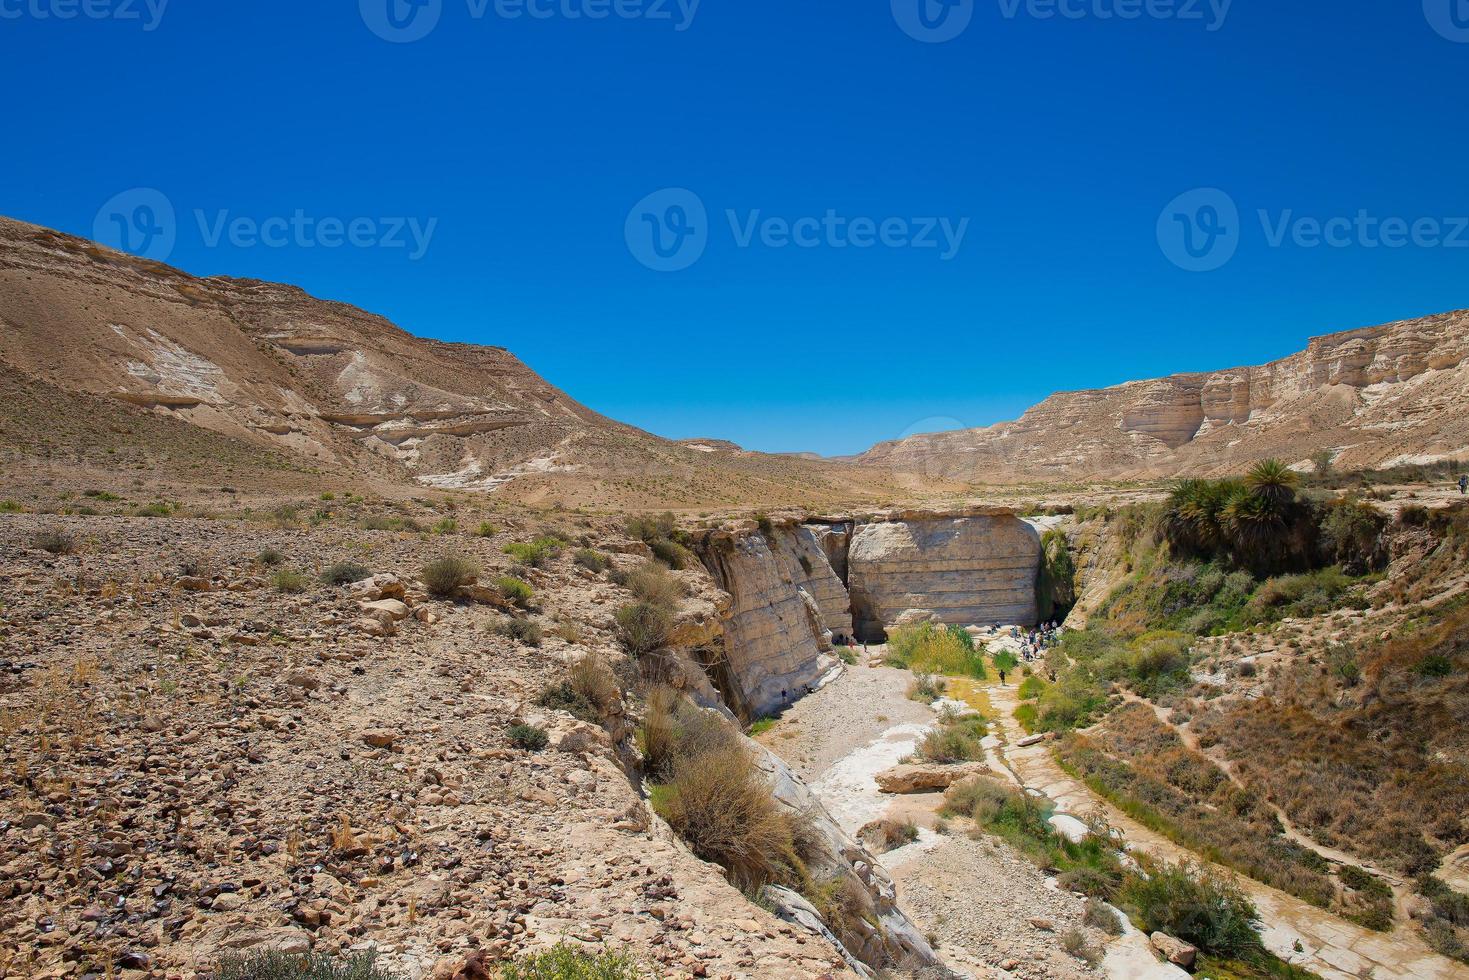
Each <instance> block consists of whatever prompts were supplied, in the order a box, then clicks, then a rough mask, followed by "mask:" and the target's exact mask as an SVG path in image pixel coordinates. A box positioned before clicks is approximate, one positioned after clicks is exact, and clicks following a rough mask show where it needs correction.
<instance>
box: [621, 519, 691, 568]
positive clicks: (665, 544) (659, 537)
mask: <svg viewBox="0 0 1469 980" xmlns="http://www.w3.org/2000/svg"><path fill="white" fill-rule="evenodd" d="M626 528H627V533H628V535H629V536H630V537H633V538H637V539H638V540H639V541H642V542H643V543H644V544H646V545H647V546H648V548H649V549H650V550H651V551H652V552H653V557H654V558H656V559H657V560H658V561H661V562H662V563H663V564H665V565H667V566H668V567H669V568H673V569H682V568H688V567H689V566H690V565H692V564H693V563H694V561H695V558H694V554H693V552H692V551H690V550H689V547H688V545H689V540H688V536H687V535H686V534H684V533H683V532H681V531H680V530H679V529H678V525H677V522H676V521H675V520H674V517H673V515H672V514H669V513H664V514H659V515H658V516H656V517H652V516H644V517H633V518H630V519H629V520H628V522H627V525H626Z"/></svg>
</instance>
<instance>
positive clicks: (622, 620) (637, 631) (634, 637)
mask: <svg viewBox="0 0 1469 980" xmlns="http://www.w3.org/2000/svg"><path fill="white" fill-rule="evenodd" d="M615 618H616V621H617V637H618V639H619V640H621V641H622V645H623V646H624V647H626V648H627V650H628V652H629V653H634V654H638V655H642V654H647V653H652V652H653V651H654V650H657V649H660V648H661V647H663V646H665V645H666V644H667V643H668V637H669V634H670V633H672V631H673V612H672V610H670V609H669V607H668V606H665V605H660V604H658V603H653V602H648V601H639V602H632V603H628V604H627V605H625V606H623V607H622V608H620V609H618V610H617V613H616V617H615Z"/></svg>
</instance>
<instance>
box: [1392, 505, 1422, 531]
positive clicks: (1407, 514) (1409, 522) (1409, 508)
mask: <svg viewBox="0 0 1469 980" xmlns="http://www.w3.org/2000/svg"><path fill="white" fill-rule="evenodd" d="M1398 523H1399V524H1402V525H1403V526H1404V527H1423V526H1424V525H1426V524H1427V523H1428V508H1427V507H1424V506H1423V505H1422V504H1405V505H1403V509H1402V510H1400V511H1398Z"/></svg>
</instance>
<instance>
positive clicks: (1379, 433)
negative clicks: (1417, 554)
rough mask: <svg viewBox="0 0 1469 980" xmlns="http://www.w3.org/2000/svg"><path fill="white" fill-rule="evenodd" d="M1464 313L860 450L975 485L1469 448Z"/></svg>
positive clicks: (1400, 457)
mask: <svg viewBox="0 0 1469 980" xmlns="http://www.w3.org/2000/svg"><path fill="white" fill-rule="evenodd" d="M1466 404H1469V312H1466V311H1462V310H1460V311H1457V312H1453V313H1445V314H1442V315H1438V316H1430V317H1424V318H1422V319H1418V320H1406V321H1402V322H1399V323H1390V324H1386V325H1383V326H1377V327H1367V328H1364V329H1359V330H1348V331H1344V332H1342V333H1334V334H1330V335H1327V336H1324V337H1316V338H1314V339H1312V340H1311V342H1310V343H1309V345H1308V346H1307V348H1306V349H1305V350H1304V351H1302V352H1300V353H1298V354H1293V355H1291V356H1290V357H1287V358H1284V359H1283V360H1279V361H1273V362H1271V363H1269V364H1265V365H1262V366H1259V367H1245V368H1234V369H1230V370H1225V371H1213V372H1206V373H1200V374H1177V375H1173V376H1171V377H1167V378H1159V379H1155V380H1150V381H1134V382H1129V383H1127V384H1123V385H1119V386H1117V387H1113V388H1104V389H1100V390H1093V391H1077V392H1066V393H1062V394H1057V395H1053V396H1052V397H1050V398H1048V399H1046V400H1045V401H1044V402H1042V403H1041V404H1039V405H1037V406H1036V407H1034V408H1032V409H1030V410H1029V411H1028V412H1026V413H1025V414H1024V415H1023V416H1022V417H1021V418H1020V419H1019V420H1017V421H1015V422H1006V423H1002V424H999V425H995V426H991V427H989V428H983V429H966V430H961V431H955V432H945V433H937V434H931V435H917V436H913V437H911V438H908V439H903V440H901V441H898V442H890V443H882V444H880V445H878V446H874V447H873V448H872V449H870V450H869V451H868V452H866V453H864V454H863V455H861V456H860V457H857V459H858V460H859V461H860V462H863V463H868V464H876V465H883V466H888V467H891V468H893V469H896V470H900V471H910V472H917V473H923V474H927V475H930V476H935V477H945V478H950V479H961V480H970V481H974V482H1006V481H1017V480H1043V479H1077V478H1118V477H1163V476H1174V475H1178V474H1184V473H1188V474H1217V473H1224V472H1230V471H1236V470H1238V469H1240V468H1241V467H1242V466H1243V465H1247V464H1248V463H1250V462H1253V461H1255V460H1258V459H1261V458H1264V457H1267V456H1274V457H1279V458H1283V459H1285V460H1287V461H1288V462H1290V463H1301V464H1304V463H1305V462H1306V461H1308V460H1309V459H1310V458H1311V456H1312V454H1313V453H1315V452H1317V451H1318V450H1322V449H1326V450H1331V451H1332V452H1333V453H1334V455H1335V458H1336V462H1337V464H1338V465H1339V466H1341V467H1366V466H1382V465H1393V464H1395V463H1405V462H1431V461H1437V460H1439V459H1444V458H1466V457H1469V411H1466V410H1465V405H1466Z"/></svg>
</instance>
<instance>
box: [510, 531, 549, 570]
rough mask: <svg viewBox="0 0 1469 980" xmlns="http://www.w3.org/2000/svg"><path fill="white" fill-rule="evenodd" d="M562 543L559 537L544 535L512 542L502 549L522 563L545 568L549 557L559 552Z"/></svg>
mask: <svg viewBox="0 0 1469 980" xmlns="http://www.w3.org/2000/svg"><path fill="white" fill-rule="evenodd" d="M562 544H563V542H562V541H561V540H560V539H559V538H552V537H544V538H538V539H536V540H535V541H530V542H523V541H516V542H512V543H510V544H507V545H506V546H505V547H504V549H502V550H503V551H504V552H505V554H507V555H509V556H510V557H511V558H514V559H515V560H516V561H517V562H519V563H520V564H522V565H529V566H530V567H531V568H545V567H546V566H547V565H548V564H550V562H551V559H553V558H555V557H556V556H557V555H559V554H561V547H562Z"/></svg>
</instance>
